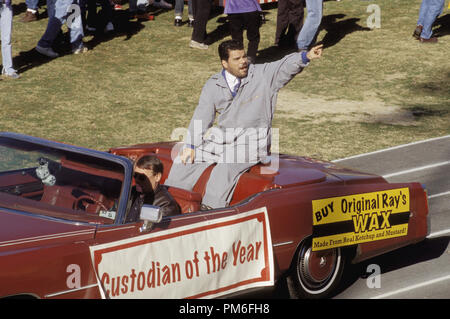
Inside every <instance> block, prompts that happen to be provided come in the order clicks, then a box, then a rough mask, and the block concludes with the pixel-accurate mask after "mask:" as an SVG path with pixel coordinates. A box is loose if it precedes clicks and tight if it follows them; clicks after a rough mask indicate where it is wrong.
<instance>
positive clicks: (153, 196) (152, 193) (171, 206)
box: [127, 155, 181, 221]
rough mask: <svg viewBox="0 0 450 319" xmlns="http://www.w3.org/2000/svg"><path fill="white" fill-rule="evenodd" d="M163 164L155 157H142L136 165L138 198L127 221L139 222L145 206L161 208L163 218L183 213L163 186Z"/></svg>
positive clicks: (135, 174)
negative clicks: (142, 208)
mask: <svg viewBox="0 0 450 319" xmlns="http://www.w3.org/2000/svg"><path fill="white" fill-rule="evenodd" d="M163 169H164V167H163V164H162V162H161V161H160V160H159V158H157V157H156V156H153V155H144V156H142V157H141V158H140V159H139V160H138V161H137V162H136V164H135V167H134V179H135V181H136V192H135V196H136V198H135V199H134V201H133V206H132V207H131V210H130V212H129V214H128V218H127V221H137V220H138V219H139V214H140V211H141V207H142V205H143V204H150V205H154V206H158V207H160V210H161V214H162V216H163V217H164V216H172V215H177V214H180V213H181V209H180V206H179V205H178V203H177V202H176V201H175V200H174V199H173V197H172V196H171V195H170V193H169V191H168V190H167V188H166V187H165V186H164V185H161V184H160V183H159V182H160V181H161V177H162V174H163Z"/></svg>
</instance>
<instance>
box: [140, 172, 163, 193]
mask: <svg viewBox="0 0 450 319" xmlns="http://www.w3.org/2000/svg"><path fill="white" fill-rule="evenodd" d="M134 173H135V180H136V183H138V184H139V186H141V187H142V190H143V191H144V192H146V193H147V192H150V191H154V190H155V189H156V187H157V186H158V183H159V181H160V180H161V173H157V174H154V173H153V170H151V169H144V168H140V167H135V169H134Z"/></svg>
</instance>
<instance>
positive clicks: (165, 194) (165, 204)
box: [126, 185, 181, 222]
mask: <svg viewBox="0 0 450 319" xmlns="http://www.w3.org/2000/svg"><path fill="white" fill-rule="evenodd" d="M132 197H133V200H132V203H133V204H132V206H131V209H130V211H129V213H128V215H127V218H126V221H127V222H133V221H137V220H139V214H140V212H141V207H142V205H144V204H150V205H154V206H158V207H160V209H161V213H162V216H163V217H164V216H173V215H178V214H181V209H180V206H179V205H178V203H177V202H176V201H175V199H173V197H172V195H170V193H169V191H168V190H167V188H166V187H165V186H164V185H158V186H157V187H156V190H155V192H151V193H145V194H144V193H141V192H139V191H137V190H136V188H135V187H133V189H132Z"/></svg>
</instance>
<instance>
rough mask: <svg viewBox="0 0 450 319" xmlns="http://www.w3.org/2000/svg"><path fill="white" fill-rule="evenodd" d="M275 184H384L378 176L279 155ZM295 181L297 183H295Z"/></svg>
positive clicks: (296, 157) (307, 158)
mask: <svg viewBox="0 0 450 319" xmlns="http://www.w3.org/2000/svg"><path fill="white" fill-rule="evenodd" d="M278 156H279V174H278V176H276V177H275V182H276V183H277V184H280V185H282V184H291V185H292V184H298V183H299V182H301V183H302V184H312V183H318V182H323V181H325V180H328V181H330V182H333V180H334V182H336V181H339V182H340V183H343V184H347V185H348V184H367V183H386V180H385V179H383V178H382V177H381V176H379V175H375V174H371V173H366V172H360V171H357V170H354V169H351V168H348V167H344V166H340V165H337V164H335V163H333V162H329V161H324V160H319V159H314V158H310V157H304V156H292V155H285V154H279V155H278ZM295 181H297V183H295Z"/></svg>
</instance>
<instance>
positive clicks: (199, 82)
mask: <svg viewBox="0 0 450 319" xmlns="http://www.w3.org/2000/svg"><path fill="white" fill-rule="evenodd" d="M420 2H421V1H420V0H413V1H404V0H373V1H363V0H343V1H341V2H335V1H326V2H324V17H323V21H322V22H323V23H322V28H321V30H320V33H319V35H318V41H321V42H322V43H323V44H324V46H325V50H324V56H323V57H322V58H321V59H320V60H318V61H317V60H316V61H313V62H312V63H311V64H310V66H309V67H308V68H307V69H306V70H304V72H302V73H301V74H299V75H298V76H297V77H296V78H294V80H292V81H291V82H290V83H289V84H288V85H287V86H286V87H285V88H283V89H282V90H281V91H280V94H279V99H278V106H277V111H276V113H275V118H274V122H273V126H274V127H275V128H278V129H279V132H280V143H279V151H280V152H283V153H291V154H298V155H306V156H312V157H318V158H323V159H328V160H332V159H337V158H342V157H346V156H350V155H354V154H359V153H364V152H369V151H374V150H377V149H380V148H385V147H389V146H393V145H398V144H403V143H408V142H412V141H417V140H421V139H426V138H431V137H437V136H443V135H448V134H450V89H449V82H450V81H449V80H450V56H449V52H450V9H448V6H449V0H446V3H445V8H444V12H443V14H442V15H441V16H440V18H439V19H438V20H437V23H436V26H435V29H434V30H435V32H436V34H437V35H438V36H439V43H438V44H435V45H429V44H421V43H419V42H418V41H416V40H414V39H413V38H412V32H413V30H414V27H415V23H416V21H417V16H418V12H419V6H420ZM13 4H14V12H15V15H14V26H13V56H14V65H15V67H16V68H17V69H18V70H19V72H20V73H21V75H22V77H21V78H20V79H18V80H7V79H4V80H3V81H0V87H1V90H0V130H1V131H13V132H20V133H24V134H30V135H33V136H39V137H44V138H48V139H52V140H57V141H62V142H65V143H70V144H76V145H80V146H85V147H90V148H95V149H99V150H106V149H108V148H109V147H112V146H119V145H127V144H135V143H143V142H156V141H161V140H170V139H171V138H172V137H171V134H172V131H173V130H174V129H175V128H178V127H187V125H188V123H189V120H190V118H191V116H192V113H193V111H194V109H195V107H196V104H197V100H198V97H199V94H200V90H201V88H202V86H203V84H204V83H205V81H206V80H207V79H208V77H209V76H210V75H212V74H213V73H215V72H217V71H219V70H220V62H219V59H218V56H217V47H218V45H219V43H220V41H221V40H222V39H228V38H230V36H229V34H228V32H227V24H226V19H225V17H224V16H223V15H221V12H220V11H218V12H216V14H215V15H214V17H213V18H211V19H210V20H209V23H208V32H209V33H210V34H211V36H212V39H213V41H214V42H213V43H212V44H211V46H210V48H209V49H208V50H206V51H203V50H195V49H191V48H189V46H188V44H189V40H190V36H191V32H192V29H190V28H188V27H187V26H186V25H185V26H182V27H174V26H173V19H174V13H173V11H172V10H171V11H161V12H160V11H157V12H155V20H154V21H148V22H139V21H136V20H134V21H133V20H132V21H130V22H128V20H127V19H126V17H125V12H121V13H120V12H116V18H115V21H114V22H115V24H116V29H117V31H116V32H115V33H114V34H112V35H109V36H104V35H95V36H92V35H88V36H86V37H85V39H84V41H85V42H86V44H87V46H88V47H90V48H91V50H90V51H89V52H88V53H85V54H82V55H71V54H64V53H66V51H67V50H66V49H67V48H66V47H65V46H64V45H63V46H62V47H61V48H56V49H57V51H59V52H60V53H62V56H61V57H59V58H57V59H54V60H51V59H45V58H43V57H42V56H40V55H39V54H38V53H36V52H35V51H34V47H35V46H36V43H37V41H38V40H39V38H40V37H41V36H42V34H43V32H44V30H45V28H46V25H47V19H46V18H42V19H40V20H39V21H37V22H31V23H22V22H21V21H20V19H21V18H22V16H23V15H24V12H25V9H26V7H25V4H24V2H23V1H20V2H19V1H17V0H13ZM370 4H376V5H378V6H379V8H380V9H381V11H380V12H381V16H380V17H381V25H380V28H374V29H370V28H368V24H367V19H368V18H369V17H370V15H371V14H372V13H371V12H367V8H368V6H369V5H370ZM125 8H126V6H125ZM43 9H45V7H42V8H41V10H40V12H41V13H42V12H44V11H45V10H43ZM263 9H264V11H265V16H266V19H267V22H266V23H265V24H264V25H263V26H262V28H261V37H262V39H261V43H260V47H259V50H260V52H259V57H258V60H259V62H266V61H273V60H275V59H278V58H279V57H281V56H283V55H284V54H287V53H288V52H290V51H288V50H286V51H282V50H281V49H279V48H276V47H274V46H273V42H274V36H275V27H276V14H277V8H276V6H273V5H270V6H267V7H263ZM44 15H45V14H44ZM184 19H185V20H186V19H187V7H186V8H185V17H184ZM63 29H64V30H66V28H65V27H64V28H63ZM257 62H258V61H257Z"/></svg>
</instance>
